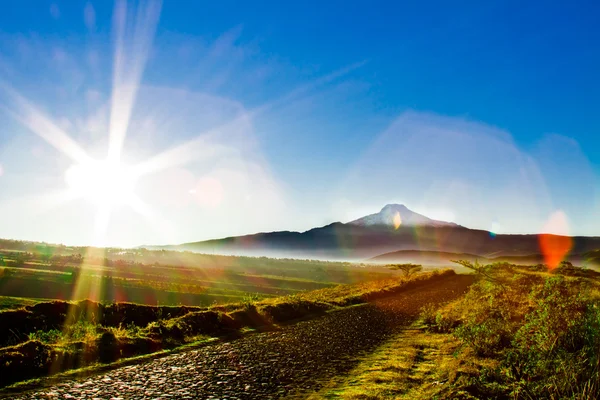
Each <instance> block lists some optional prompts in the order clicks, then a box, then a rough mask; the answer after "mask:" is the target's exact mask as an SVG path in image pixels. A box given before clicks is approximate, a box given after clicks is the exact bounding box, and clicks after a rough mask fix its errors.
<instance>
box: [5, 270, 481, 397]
mask: <svg viewBox="0 0 600 400" xmlns="http://www.w3.org/2000/svg"><path fill="white" fill-rule="evenodd" d="M471 282H472V277H470V276H466V275H456V276H451V277H448V278H447V279H444V280H442V281H438V282H434V283H431V284H428V285H426V286H422V287H420V288H417V289H414V290H410V291H407V292H404V293H402V294H399V295H396V296H394V297H390V298H386V299H381V300H378V301H375V302H373V303H371V304H368V305H363V306H358V307H351V308H347V309H343V310H340V311H337V312H333V313H329V314H327V315H325V316H323V317H320V318H316V319H313V320H310V321H303V322H299V323H297V324H294V325H291V326H288V327H285V328H284V329H281V330H279V331H275V332H266V333H260V334H253V335H248V336H245V337H242V338H240V339H237V340H234V341H231V342H228V343H220V344H215V345H209V346H206V347H203V348H201V349H198V350H193V351H189V352H185V353H179V354H175V355H171V356H167V357H164V358H160V359H156V360H152V361H149V362H145V363H142V364H138V365H133V366H128V367H124V368H120V369H116V370H114V371H111V372H108V373H104V374H101V375H97V376H94V377H91V378H88V379H85V380H70V381H65V382H64V383H61V384H58V385H56V386H53V387H51V388H45V389H43V390H40V391H33V392H28V393H24V394H21V395H14V396H11V397H12V398H15V399H47V398H54V399H68V398H77V399H111V398H112V399H141V398H148V399H157V398H161V399H167V398H176V399H236V398H237V399H275V398H281V397H284V396H287V395H295V396H300V397H302V396H303V395H304V394H308V393H314V392H315V391H318V390H319V389H320V388H321V385H322V384H321V382H323V380H326V379H330V378H332V377H334V376H336V375H339V374H344V373H347V372H348V371H350V370H351V369H352V368H353V367H354V366H355V365H356V363H357V357H359V356H360V355H363V354H366V353H368V352H372V351H373V350H374V349H376V348H377V347H378V346H379V345H381V344H382V343H383V342H384V341H385V340H386V339H387V338H389V337H390V335H393V334H394V333H396V332H398V330H399V329H401V328H402V327H406V326H408V325H410V323H412V322H413V321H414V320H415V318H416V317H417V316H418V314H419V311H420V308H421V307H422V306H423V305H425V304H427V303H432V302H445V301H448V300H451V299H454V298H456V297H458V296H460V295H462V293H464V291H465V290H466V288H467V287H468V285H469V284H470V283H471Z"/></svg>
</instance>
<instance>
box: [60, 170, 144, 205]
mask: <svg viewBox="0 0 600 400" xmlns="http://www.w3.org/2000/svg"><path fill="white" fill-rule="evenodd" d="M65 181H66V183H67V186H68V188H69V191H70V192H71V194H72V195H73V196H74V197H77V198H83V199H85V200H87V201H89V202H91V203H93V204H95V205H97V206H102V207H109V208H111V209H112V208H116V207H119V206H123V205H128V204H130V203H131V201H132V199H133V198H134V196H135V195H134V188H135V183H136V179H135V178H134V176H133V174H132V173H131V170H130V168H129V167H128V166H126V165H124V164H122V163H120V162H110V161H108V160H103V161H97V160H91V161H89V162H86V163H82V164H74V165H72V166H71V167H70V168H68V169H67V170H66V172H65Z"/></svg>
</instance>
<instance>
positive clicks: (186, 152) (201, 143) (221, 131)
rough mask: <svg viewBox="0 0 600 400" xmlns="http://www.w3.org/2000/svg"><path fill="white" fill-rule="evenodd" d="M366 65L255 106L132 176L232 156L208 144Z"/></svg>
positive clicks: (162, 155) (141, 166) (136, 169)
mask: <svg viewBox="0 0 600 400" xmlns="http://www.w3.org/2000/svg"><path fill="white" fill-rule="evenodd" d="M365 63H366V62H365V61H363V62H359V63H354V64H351V65H349V66H347V67H344V68H341V69H339V70H337V71H334V72H332V73H330V74H328V75H325V76H323V77H321V78H318V79H316V80H315V81H313V82H311V83H308V84H306V85H302V86H300V87H298V88H296V89H293V90H292V91H290V92H289V93H287V94H285V95H283V96H281V97H279V98H278V99H276V100H273V101H271V102H268V103H266V104H264V105H261V106H258V107H256V108H254V109H253V110H250V111H249V112H246V113H243V114H241V115H239V116H238V117H236V118H234V119H233V120H231V121H228V122H226V123H224V124H222V125H220V126H218V127H215V128H212V129H208V130H206V131H204V132H202V133H200V134H199V135H198V136H196V138H194V139H192V140H190V141H188V142H186V143H183V144H181V145H179V146H177V147H174V148H171V149H168V150H166V151H164V152H162V153H159V154H157V155H155V156H153V157H151V158H149V159H147V160H145V161H142V162H141V163H139V164H138V165H135V166H133V167H132V171H133V174H134V176H136V177H141V176H144V175H148V174H150V173H154V172H159V171H161V170H164V169H167V168H170V167H175V166H180V165H184V164H186V163H188V162H190V161H191V160H197V159H199V158H200V157H203V156H206V157H210V156H211V155H213V154H215V153H217V152H218V151H224V152H225V151H234V152H235V151H237V150H235V149H234V148H232V147H228V146H225V145H222V144H219V143H216V142H214V143H211V142H210V141H211V140H212V139H217V138H220V137H221V136H223V135H225V134H226V133H229V132H232V131H235V129H240V128H241V127H242V126H245V125H244V124H243V123H244V122H246V121H249V120H251V119H252V118H254V117H256V116H259V115H261V114H263V113H266V112H268V111H269V110H271V109H273V108H275V107H278V106H283V105H285V104H288V103H290V102H293V101H296V100H298V99H299V98H301V96H302V95H306V94H307V93H309V92H310V91H311V90H313V89H315V88H317V87H318V86H320V85H324V84H327V83H329V82H331V81H333V80H335V79H337V78H340V77H342V76H344V75H346V74H348V73H350V72H352V71H354V70H356V69H358V68H360V67H362V66H363V65H364V64H365ZM200 152H205V154H201V153H200Z"/></svg>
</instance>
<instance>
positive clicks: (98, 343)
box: [0, 270, 454, 385]
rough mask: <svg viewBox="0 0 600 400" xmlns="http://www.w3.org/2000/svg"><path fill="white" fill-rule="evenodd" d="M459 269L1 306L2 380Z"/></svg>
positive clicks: (169, 343) (198, 337)
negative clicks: (306, 288) (259, 290)
mask: <svg viewBox="0 0 600 400" xmlns="http://www.w3.org/2000/svg"><path fill="white" fill-rule="evenodd" d="M449 275H454V272H453V271H452V270H445V271H434V272H428V273H423V274H418V275H414V276H412V277H398V278H394V279H382V280H378V281H371V282H365V283H360V284H355V285H339V286H336V287H332V288H326V289H321V290H317V291H312V292H304V293H300V294H296V295H292V296H284V297H279V298H272V299H265V300H260V301H254V300H252V299H246V301H244V302H240V303H233V304H227V305H220V306H214V307H210V308H202V307H184V306H180V307H168V306H161V307H157V306H148V305H137V304H131V303H115V304H102V303H97V302H91V301H88V300H84V301H78V302H62V301H54V302H44V303H38V304H35V305H33V306H27V307H25V308H22V309H18V310H5V311H0V385H7V384H10V383H13V382H16V381H19V380H23V379H27V378H32V377H36V376H43V375H46V374H49V373H56V372H59V371H64V370H68V369H72V368H79V367H82V366H87V365H94V364H96V363H98V362H100V363H107V362H112V361H115V360H117V359H119V358H127V357H132V356H135V355H139V354H147V353H152V352H156V351H160V350H163V349H169V348H174V347H177V346H181V345H184V344H189V343H194V342H198V341H202V340H207V339H208V338H210V337H213V336H222V335H231V334H236V335H239V334H241V333H243V332H244V330H247V329H253V328H267V327H273V326H274V325H276V324H280V323H284V322H289V321H291V320H294V319H298V318H305V317H308V316H312V315H318V314H321V313H324V312H327V311H329V310H332V309H336V308H339V307H345V306H349V305H353V304H359V303H364V302H366V301H369V300H371V299H375V298H378V297H383V296H388V295H390V294H393V293H396V292H398V291H401V290H406V289H408V288H414V287H418V286H419V285H422V284H424V283H428V282H431V281H434V280H436V279H443V278H445V277H447V276H449Z"/></svg>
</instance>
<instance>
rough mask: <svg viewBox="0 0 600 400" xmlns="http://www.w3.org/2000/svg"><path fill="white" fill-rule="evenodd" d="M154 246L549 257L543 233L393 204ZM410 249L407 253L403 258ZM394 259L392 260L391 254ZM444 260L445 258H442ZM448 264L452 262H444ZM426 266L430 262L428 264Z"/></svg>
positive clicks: (580, 240) (585, 243) (340, 255)
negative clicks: (302, 223)
mask: <svg viewBox="0 0 600 400" xmlns="http://www.w3.org/2000/svg"><path fill="white" fill-rule="evenodd" d="M572 243H573V246H572V248H571V252H570V254H584V253H587V252H591V251H594V250H597V249H600V238H599V237H584V236H578V237H573V238H572ZM150 248H154V249H170V250H188V251H195V252H202V253H209V254H223V255H239V256H254V257H260V256H267V257H282V258H312V259H322V260H347V261H364V260H367V259H371V258H376V257H383V258H378V259H379V260H383V259H384V258H385V257H388V258H389V257H393V256H390V255H386V253H394V252H399V251H413V252H417V253H421V255H420V256H419V259H422V260H430V261H431V262H436V260H444V259H447V258H448V257H452V258H453V259H454V258H455V255H457V256H460V257H458V258H463V259H465V258H467V259H469V258H472V257H477V258H478V259H481V258H486V259H489V260H496V261H498V260H509V259H510V260H514V262H517V263H521V262H523V261H527V262H529V261H532V262H537V261H541V260H543V257H542V256H541V250H540V245H539V235H536V234H528V235H506V234H497V235H492V234H491V233H490V232H488V231H484V230H478V229H469V228H466V227H464V226H461V225H457V224H455V223H451V222H444V221H437V220H433V219H430V218H428V217H426V216H424V215H421V214H418V213H416V212H414V211H411V210H410V209H409V208H408V207H406V206H405V205H403V204H387V205H386V206H384V207H383V208H382V209H381V210H380V211H379V212H377V213H374V214H370V215H367V216H364V217H362V218H358V219H356V220H353V221H350V222H348V223H342V222H334V223H331V224H328V225H325V226H322V227H317V228H312V229H309V230H307V231H305V232H290V231H279V232H268V233H257V234H252V235H244V236H235V237H228V238H222V239H213V240H206V241H201V242H192V243H184V244H180V245H174V246H150ZM407 254H408V253H404V255H402V257H404V256H406V255H407ZM389 259H390V260H391V259H392V258H389ZM440 262H441V261H440ZM444 263H446V264H447V261H444ZM423 264H426V263H424V262H423Z"/></svg>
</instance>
